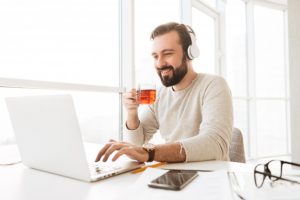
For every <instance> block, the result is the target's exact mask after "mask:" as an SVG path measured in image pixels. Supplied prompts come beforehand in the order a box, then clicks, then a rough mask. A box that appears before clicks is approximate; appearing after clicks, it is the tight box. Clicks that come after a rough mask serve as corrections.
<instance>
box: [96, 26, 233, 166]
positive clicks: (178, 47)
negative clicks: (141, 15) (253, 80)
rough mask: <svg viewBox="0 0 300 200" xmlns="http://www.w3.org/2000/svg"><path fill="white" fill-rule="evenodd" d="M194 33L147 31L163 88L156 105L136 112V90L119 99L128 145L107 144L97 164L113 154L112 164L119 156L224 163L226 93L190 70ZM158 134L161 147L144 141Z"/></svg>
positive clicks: (222, 85) (228, 124)
mask: <svg viewBox="0 0 300 200" xmlns="http://www.w3.org/2000/svg"><path fill="white" fill-rule="evenodd" d="M193 34H194V33H193V31H192V29H191V28H190V27H188V26H186V25H184V24H178V23H167V24H163V25H160V26H158V27H157V28H156V29H155V30H154V31H153V32H152V34H151V39H152V40H153V48H152V56H153V59H154V66H155V68H156V70H157V73H158V75H159V77H160V79H161V81H162V84H163V85H164V86H163V87H162V88H161V89H160V90H159V92H158V95H157V98H156V101H155V103H154V104H153V105H149V106H146V108H145V110H143V112H140V113H138V107H139V104H138V103H137V100H136V99H137V95H136V90H134V89H133V90H132V91H130V92H128V93H126V94H125V95H124V97H123V98H124V106H125V108H126V109H127V113H128V118H127V121H126V133H125V136H126V138H127V140H128V142H129V143H126V142H117V141H114V140H111V141H110V142H108V143H107V144H106V145H105V146H104V147H103V148H102V149H101V150H100V152H99V154H98V156H97V158H96V161H99V160H100V159H101V158H103V159H102V160H103V161H104V162H105V161H106V160H107V159H108V158H109V156H110V155H111V154H112V153H113V152H116V154H115V155H114V156H113V157H112V160H113V161H115V160H116V159H118V158H119V157H120V156H121V155H127V156H128V157H130V158H132V159H134V160H137V161H140V162H151V161H153V160H155V161H161V162H162V161H163V162H191V161H202V160H228V159H229V157H228V152H229V144H230V140H231V132H232V121H233V116H232V115H233V114H232V99H231V93H230V89H229V87H228V85H227V83H226V81H225V80H224V79H223V78H221V77H219V76H214V75H208V74H201V73H199V74H197V73H196V72H195V71H194V69H193V66H192V59H193V57H194V56H193V55H191V54H193V53H194V54H197V53H198V52H197V47H196V46H195V45H196V44H195V38H194V37H195V36H194V35H193ZM193 51H194V52H193ZM196 56H197V55H196ZM157 130H159V131H160V134H161V135H162V137H163V138H164V139H165V140H166V143H165V144H159V145H152V144H149V143H148V141H149V140H150V139H151V138H152V136H153V134H154V133H155V132H156V131H157Z"/></svg>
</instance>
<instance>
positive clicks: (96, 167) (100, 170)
mask: <svg viewBox="0 0 300 200" xmlns="http://www.w3.org/2000/svg"><path fill="white" fill-rule="evenodd" d="M89 168H90V171H91V172H92V174H105V173H109V172H112V171H115V170H118V169H121V167H119V166H107V165H103V164H101V163H90V164H89Z"/></svg>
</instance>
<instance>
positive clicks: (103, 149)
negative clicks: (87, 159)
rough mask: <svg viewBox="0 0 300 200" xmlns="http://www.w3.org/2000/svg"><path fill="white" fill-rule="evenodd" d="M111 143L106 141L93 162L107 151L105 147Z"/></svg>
mask: <svg viewBox="0 0 300 200" xmlns="http://www.w3.org/2000/svg"><path fill="white" fill-rule="evenodd" d="M111 145H112V143H111V142H109V143H107V144H106V145H105V146H104V147H103V148H102V149H101V150H100V151H99V153H98V155H97V157H96V159H95V162H98V161H99V160H100V159H101V157H102V156H103V155H104V154H105V152H106V151H107V149H108V148H109V147H110V146H111Z"/></svg>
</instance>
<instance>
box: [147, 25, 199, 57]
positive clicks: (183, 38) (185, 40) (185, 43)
mask: <svg viewBox="0 0 300 200" xmlns="http://www.w3.org/2000/svg"><path fill="white" fill-rule="evenodd" d="M189 29H191V28H190V27H189ZM191 30H192V29H191ZM171 31H176V32H177V34H178V35H179V40H180V41H179V42H180V45H181V47H182V50H183V52H184V53H185V55H186V56H187V49H188V47H189V46H190V45H191V44H192V40H191V36H190V33H189V30H188V29H187V27H186V25H184V24H179V23H176V22H169V23H166V24H161V25H159V26H158V27H156V28H155V29H154V30H153V31H152V33H151V36H150V38H151V39H152V40H154V39H155V38H156V37H157V36H160V35H163V34H166V33H169V32H171ZM192 34H194V35H195V33H194V32H192Z"/></svg>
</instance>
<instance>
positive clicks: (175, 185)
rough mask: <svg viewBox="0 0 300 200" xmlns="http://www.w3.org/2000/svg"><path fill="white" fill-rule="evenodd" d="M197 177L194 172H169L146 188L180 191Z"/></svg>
mask: <svg viewBox="0 0 300 200" xmlns="http://www.w3.org/2000/svg"><path fill="white" fill-rule="evenodd" d="M197 176H198V173H197V171H194V170H170V171H168V172H167V173H165V174H163V175H161V176H159V177H158V178H156V179H154V180H152V181H151V182H150V183H149V184H148V186H149V187H154V188H162V189H169V190H180V189H182V188H183V187H184V186H186V185H187V184H188V183H189V182H191V181H192V180H193V179H194V178H195V177H197Z"/></svg>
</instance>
